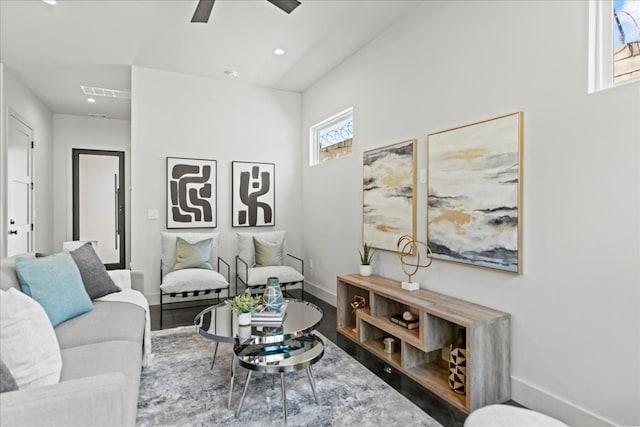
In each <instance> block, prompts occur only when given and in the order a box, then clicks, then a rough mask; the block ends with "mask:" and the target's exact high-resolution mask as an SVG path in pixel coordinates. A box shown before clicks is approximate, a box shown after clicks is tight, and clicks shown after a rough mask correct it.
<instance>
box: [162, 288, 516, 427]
mask: <svg viewBox="0 0 640 427" xmlns="http://www.w3.org/2000/svg"><path fill="white" fill-rule="evenodd" d="M288 294H289V295H287V296H289V297H293V298H300V291H299V290H293V291H289V292H288ZM304 299H305V300H306V301H309V302H312V303H314V304H316V305H317V306H318V307H320V308H321V309H322V311H323V319H322V322H321V324H320V326H319V327H318V332H320V333H321V334H322V335H324V336H325V337H327V339H329V340H331V341H333V342H334V343H335V344H337V345H338V346H339V347H340V348H342V349H343V350H344V351H345V352H347V353H348V354H349V355H351V356H352V357H353V358H354V359H356V360H357V361H359V362H360V363H361V364H362V365H364V366H365V367H367V368H368V369H369V370H370V371H371V372H373V373H374V374H376V375H377V376H378V377H379V378H381V379H382V380H383V381H385V382H386V383H387V384H389V385H390V386H392V387H393V388H394V389H396V390H398V391H399V392H400V393H402V394H403V395H404V396H405V397H406V398H407V399H409V400H410V401H412V402H413V403H414V404H416V405H417V406H418V407H420V408H421V409H422V410H424V411H425V412H426V413H427V414H429V415H430V416H431V417H433V418H434V419H436V420H437V421H438V422H440V423H441V424H443V425H444V426H462V425H463V423H464V420H465V418H466V416H467V415H466V414H465V413H464V412H462V411H460V410H458V409H456V408H453V407H452V406H451V405H449V404H448V403H446V402H444V401H443V400H442V399H440V398H439V397H438V396H436V395H435V394H433V393H431V392H430V391H428V390H426V389H424V388H423V387H421V386H420V385H418V384H417V383H416V382H415V381H413V380H412V379H410V378H408V377H407V376H405V375H404V374H401V373H399V372H397V371H395V370H392V371H391V373H387V372H385V367H386V365H385V363H384V362H382V361H381V360H380V359H378V358H377V357H375V356H373V355H371V354H370V353H369V352H367V351H366V350H363V349H362V348H361V347H360V346H357V345H356V344H354V343H353V342H351V341H350V340H348V339H347V338H344V337H343V336H342V335H338V333H337V332H336V308H335V307H333V306H332V305H330V304H327V303H326V302H324V301H322V300H321V299H319V298H316V297H315V296H313V295H311V294H308V293H306V292H305V295H304ZM208 303H209V304H208V305H211V304H213V303H215V300H211V301H209V302H208ZM203 304H205V305H204V306H203ZM189 305H190V303H183V306H182V307H181V308H179V309H177V310H166V309H165V310H164V313H163V329H168V328H174V327H177V326H188V325H193V319H194V317H195V316H196V315H197V314H198V313H199V312H200V311H201V310H203V309H204V308H205V307H206V306H207V305H206V303H203V302H202V301H200V302H198V305H199V306H198V307H190V306H189ZM151 329H152V330H158V329H160V306H159V305H153V306H151ZM509 403H511V404H516V403H515V402H509ZM516 405H517V404H516Z"/></svg>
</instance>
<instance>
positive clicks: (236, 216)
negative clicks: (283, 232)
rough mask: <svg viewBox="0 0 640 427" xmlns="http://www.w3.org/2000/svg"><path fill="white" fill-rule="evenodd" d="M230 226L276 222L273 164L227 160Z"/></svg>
mask: <svg viewBox="0 0 640 427" xmlns="http://www.w3.org/2000/svg"><path fill="white" fill-rule="evenodd" d="M231 163H232V166H231V169H232V176H233V179H232V181H233V183H232V187H233V188H232V193H233V196H232V202H231V216H232V217H233V219H232V226H233V227H266V226H273V225H276V217H275V203H276V196H275V168H276V166H275V165H274V164H273V163H249V162H231Z"/></svg>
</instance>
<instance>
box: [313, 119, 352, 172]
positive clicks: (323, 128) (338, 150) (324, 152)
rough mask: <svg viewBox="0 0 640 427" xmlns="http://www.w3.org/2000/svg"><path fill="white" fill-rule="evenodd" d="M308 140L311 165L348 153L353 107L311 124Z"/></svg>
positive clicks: (350, 140)
mask: <svg viewBox="0 0 640 427" xmlns="http://www.w3.org/2000/svg"><path fill="white" fill-rule="evenodd" d="M309 141H310V144H309V145H310V147H309V164H310V165H311V166H314V165H318V164H320V163H324V162H326V161H328V160H333V159H338V158H340V157H344V156H348V155H350V154H351V152H352V149H353V107H350V108H347V109H346V110H344V111H341V112H340V113H338V114H336V115H334V116H332V117H329V118H328V119H326V120H323V121H321V122H320V123H318V124H317V125H315V126H311V128H310V129H309Z"/></svg>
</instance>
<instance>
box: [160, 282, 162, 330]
mask: <svg viewBox="0 0 640 427" xmlns="http://www.w3.org/2000/svg"><path fill="white" fill-rule="evenodd" d="M160 329H162V289H161V290H160Z"/></svg>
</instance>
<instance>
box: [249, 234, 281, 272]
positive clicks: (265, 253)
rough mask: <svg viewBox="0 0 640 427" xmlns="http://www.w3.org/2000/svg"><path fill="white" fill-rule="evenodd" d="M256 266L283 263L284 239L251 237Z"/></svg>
mask: <svg viewBox="0 0 640 427" xmlns="http://www.w3.org/2000/svg"><path fill="white" fill-rule="evenodd" d="M253 247H254V250H255V254H254V255H255V260H256V267H266V266H269V265H282V264H283V263H284V256H283V255H284V254H283V252H284V240H280V241H270V240H263V239H259V238H257V237H254V238H253Z"/></svg>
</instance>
